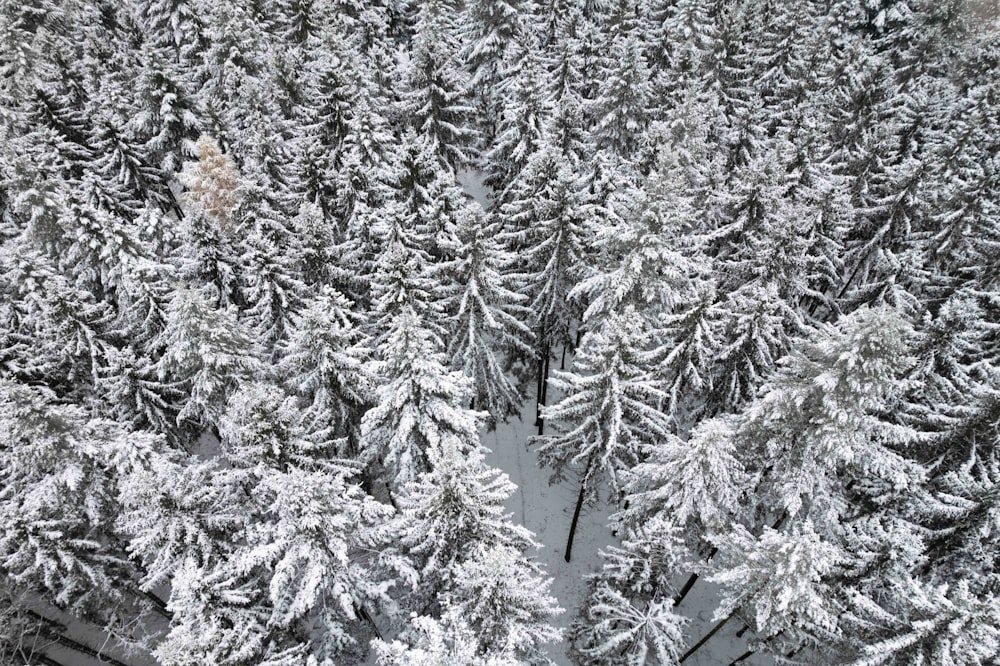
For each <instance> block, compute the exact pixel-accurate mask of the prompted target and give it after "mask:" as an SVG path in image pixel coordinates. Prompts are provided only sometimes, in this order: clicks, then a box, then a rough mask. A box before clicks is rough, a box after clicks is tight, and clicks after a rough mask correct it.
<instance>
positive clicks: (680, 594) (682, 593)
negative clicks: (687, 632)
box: [674, 548, 719, 606]
mask: <svg viewBox="0 0 1000 666" xmlns="http://www.w3.org/2000/svg"><path fill="white" fill-rule="evenodd" d="M717 552H719V549H718V548H713V549H712V550H711V551H710V552H709V553H708V556H707V557H706V558H705V560H706V561H708V560H711V559H712V558H713V557H715V554H716V553H717ZM697 581H698V574H696V573H693V574H691V575H690V576H689V577H688V579H687V582H686V583H684V587H682V588H681V591H680V592H678V593H677V596H676V597H674V606H680V605H681V602H682V601H684V597H686V596H687V595H688V592H690V591H691V588H692V587H694V584H695V583H696V582H697Z"/></svg>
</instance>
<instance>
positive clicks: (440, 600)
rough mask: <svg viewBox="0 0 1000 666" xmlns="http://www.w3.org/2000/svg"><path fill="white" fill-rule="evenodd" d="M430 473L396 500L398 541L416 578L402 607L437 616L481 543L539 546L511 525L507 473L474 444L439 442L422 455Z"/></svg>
mask: <svg viewBox="0 0 1000 666" xmlns="http://www.w3.org/2000/svg"><path fill="white" fill-rule="evenodd" d="M427 458H428V463H429V466H430V471H428V472H424V473H423V474H421V475H420V477H419V478H418V479H417V480H416V481H413V482H411V483H408V484H407V485H405V486H404V487H403V489H402V491H401V492H400V494H399V495H398V496H397V499H396V502H397V504H398V505H399V508H400V512H399V517H398V518H397V520H398V523H399V524H398V527H396V528H395V529H396V530H397V531H398V533H399V535H400V536H399V543H400V545H401V547H402V548H403V549H404V552H406V553H407V554H408V555H409V556H410V557H411V559H412V560H413V563H414V566H415V567H416V568H417V571H418V574H419V578H418V580H417V584H416V586H415V590H414V592H413V593H412V594H411V595H410V597H409V598H408V599H407V602H406V603H407V606H409V607H410V608H411V609H413V610H414V611H415V612H417V613H418V614H419V615H426V614H428V613H435V614H436V613H437V612H438V611H440V610H442V609H441V608H440V607H441V606H442V605H447V599H448V598H450V596H451V595H452V594H453V593H454V592H455V590H456V589H457V586H458V585H459V584H460V580H459V577H458V576H459V570H458V567H460V566H461V565H462V564H463V563H465V562H467V561H468V560H469V559H470V558H471V557H472V556H473V554H474V553H475V550H476V548H477V547H478V546H480V545H484V544H486V545H496V546H509V547H511V548H514V549H516V550H518V551H524V550H527V549H528V548H535V547H537V546H538V544H537V543H536V542H535V541H534V540H533V538H532V535H531V533H530V532H528V531H527V530H526V529H524V528H523V527H521V526H519V525H516V524H514V522H513V520H512V519H511V515H510V514H509V513H508V512H507V511H506V509H505V508H504V502H505V501H506V500H507V499H509V498H510V497H511V496H512V495H513V494H514V491H515V486H514V484H513V483H511V481H510V479H509V478H508V477H507V475H506V474H504V473H503V472H500V471H499V470H496V469H490V468H489V467H487V466H486V465H485V463H484V461H483V453H482V451H481V450H480V447H479V446H478V443H477V442H462V441H459V440H457V439H455V438H454V437H446V438H443V439H442V440H441V441H440V443H439V444H438V445H436V446H433V447H430V448H429V449H428V451H427Z"/></svg>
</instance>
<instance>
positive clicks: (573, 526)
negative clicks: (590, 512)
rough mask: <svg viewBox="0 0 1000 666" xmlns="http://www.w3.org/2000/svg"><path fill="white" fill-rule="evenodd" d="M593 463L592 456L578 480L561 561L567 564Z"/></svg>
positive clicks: (571, 552) (571, 551)
mask: <svg viewBox="0 0 1000 666" xmlns="http://www.w3.org/2000/svg"><path fill="white" fill-rule="evenodd" d="M593 462H594V458H593V456H591V457H590V458H587V466H586V467H584V469H583V478H581V479H580V494H578V495H577V496H576V507H575V508H574V509H573V520H571V521H570V523H569V538H567V539H566V554H565V555H564V556H563V559H565V560H566V561H567V562H569V559H570V556H571V555H572V554H573V538H574V537H575V536H576V525H577V523H579V522H580V510H581V509H582V508H583V500H584V496H585V491H586V488H587V475H588V474H589V473H590V466H591V464H593Z"/></svg>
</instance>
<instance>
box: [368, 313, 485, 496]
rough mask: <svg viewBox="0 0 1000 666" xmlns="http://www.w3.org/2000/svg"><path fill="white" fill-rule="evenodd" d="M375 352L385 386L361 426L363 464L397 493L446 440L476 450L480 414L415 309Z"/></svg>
mask: <svg viewBox="0 0 1000 666" xmlns="http://www.w3.org/2000/svg"><path fill="white" fill-rule="evenodd" d="M377 351H378V353H379V355H380V357H381V361H380V362H379V365H378V366H377V369H376V372H377V375H378V376H379V377H380V378H381V381H380V382H379V385H378V386H377V387H376V389H375V404H374V406H373V407H372V408H371V409H369V410H368V411H367V412H366V413H365V415H364V418H363V420H362V423H361V447H362V459H363V460H364V461H365V462H366V463H368V464H377V465H378V466H379V467H380V468H381V469H382V470H384V474H385V477H384V481H385V482H386V483H387V484H388V487H389V488H390V490H391V491H396V490H398V489H399V488H401V487H402V486H403V485H405V484H406V483H407V482H410V481H415V480H416V479H417V478H418V476H419V475H420V474H421V473H423V472H426V471H428V470H429V469H430V461H429V459H428V455H429V451H430V450H431V449H432V448H434V447H439V446H441V445H442V442H443V441H444V440H445V439H448V438H450V437H456V438H457V439H458V441H459V442H460V443H461V445H462V446H463V447H464V448H466V449H467V448H470V447H472V446H473V443H475V446H478V432H477V431H478V428H479V414H478V413H476V412H472V411H469V410H468V409H467V408H466V405H468V401H469V397H470V396H469V384H468V380H467V379H466V378H465V377H464V375H462V374H461V373H460V372H454V371H449V370H448V369H447V366H446V365H445V362H444V358H443V357H442V354H441V341H440V339H439V338H437V336H436V335H435V334H434V333H432V332H431V331H429V330H428V329H427V327H426V325H425V324H424V323H423V321H422V320H421V319H420V317H419V316H418V315H417V314H416V313H415V312H414V311H413V310H412V309H411V308H409V307H406V306H404V308H403V310H402V311H401V312H400V314H399V315H397V316H396V317H395V318H394V319H393V321H392V328H391V329H390V330H389V332H388V334H387V336H386V340H385V343H384V345H381V346H380V348H379V349H378V350H377Z"/></svg>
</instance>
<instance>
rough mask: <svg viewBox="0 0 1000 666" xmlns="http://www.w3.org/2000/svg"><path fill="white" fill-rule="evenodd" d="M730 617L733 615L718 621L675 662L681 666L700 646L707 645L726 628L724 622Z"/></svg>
mask: <svg viewBox="0 0 1000 666" xmlns="http://www.w3.org/2000/svg"><path fill="white" fill-rule="evenodd" d="M732 617H733V614H732V613H730V614H729V615H727V616H726V617H724V618H722V620H720V621H719V623H718V624H717V625H715V626H714V627H712V630H711V631H709V632H708V633H707V634H705V635H704V636H702V637H701V640H700V641H698V642H697V643H695V644H694V645H692V646H691V649H690V650H688V651H687V652H685V653H684V654H683V655H681V658H680V659H679V660H678V661H677V663H678V664H683V663H684V661H685V660H687V659H688V658H689V657H690V656H691V655H693V654H694V653H695V652H697V651H698V649H699V648H701V646H702V645H704V644H705V643H707V642H708V641H709V640H710V639H711V638H712V636H714V635H716V634H717V633H719V630H720V629H722V628H723V627H724V626H726V622H729V620H730V619H732Z"/></svg>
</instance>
